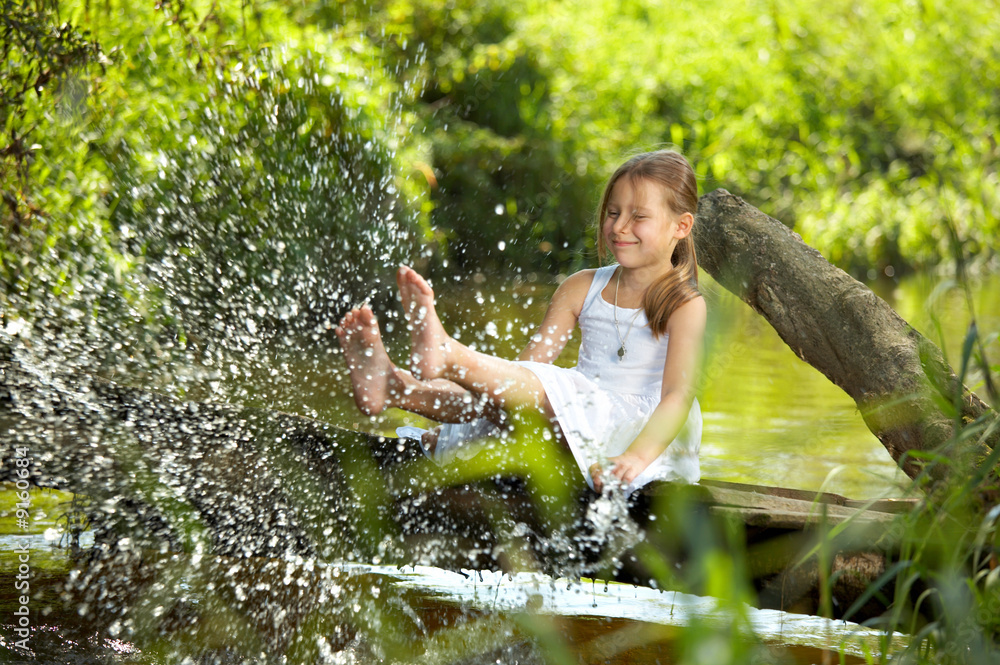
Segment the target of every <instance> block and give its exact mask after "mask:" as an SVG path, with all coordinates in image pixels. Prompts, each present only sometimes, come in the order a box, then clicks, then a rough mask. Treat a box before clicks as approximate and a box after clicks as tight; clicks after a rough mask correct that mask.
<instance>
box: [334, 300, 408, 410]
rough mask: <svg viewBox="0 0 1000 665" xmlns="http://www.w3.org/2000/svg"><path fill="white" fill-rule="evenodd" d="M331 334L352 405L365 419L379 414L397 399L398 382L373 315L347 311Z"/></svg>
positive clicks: (367, 308) (366, 310) (361, 311)
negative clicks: (348, 382)
mask: <svg viewBox="0 0 1000 665" xmlns="http://www.w3.org/2000/svg"><path fill="white" fill-rule="evenodd" d="M335 332H336V333H337V338H338V339H339V340H340V347H341V348H342V349H343V350H344V356H345V357H346V359H347V370H348V371H349V372H350V374H351V386H352V387H353V389H354V403H355V404H357V405H358V409H360V410H361V412H362V413H364V414H365V415H368V416H374V415H378V414H380V413H382V412H383V411H384V410H385V409H386V408H388V407H390V406H392V405H393V401H394V399H396V398H397V397H398V396H399V392H400V390H401V389H402V382H401V381H400V379H399V377H398V376H397V375H396V373H397V372H398V371H399V370H398V368H397V367H396V366H395V365H394V364H393V363H392V361H391V360H390V359H389V354H388V353H386V350H385V345H384V344H383V343H382V334H381V333H380V332H379V329H378V322H376V321H375V314H374V312H372V310H371V308H369V307H368V306H367V305H365V306H364V307H362V308H360V309H354V310H351V311H350V312H348V313H347V314H346V315H345V316H344V318H343V319H341V321H340V325H339V326H337V328H336V329H335Z"/></svg>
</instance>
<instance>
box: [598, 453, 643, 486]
mask: <svg viewBox="0 0 1000 665" xmlns="http://www.w3.org/2000/svg"><path fill="white" fill-rule="evenodd" d="M608 461H609V462H610V463H611V464H612V466H611V475H612V476H614V477H615V478H617V479H618V480H620V481H621V484H622V487H623V488H625V487H628V486H629V485H631V484H632V481H633V480H635V479H636V478H637V477H638V475H639V474H640V473H642V472H643V471H644V470H645V469H646V467H647V466H649V462H647V461H645V460H644V459H643V458H641V457H640V456H639V455H636V454H634V453H630V452H628V451H625V452H624V453H622V454H621V455H618V456H617V457H612V458H611V459H609V460H608ZM603 475H604V469H602V468H601V465H600V464H593V465H591V467H590V478H591V480H593V481H594V491H596V492H598V493H600V492H601V491H602V490H603V489H604V480H603V479H602V476H603Z"/></svg>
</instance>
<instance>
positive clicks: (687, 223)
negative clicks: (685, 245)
mask: <svg viewBox="0 0 1000 665" xmlns="http://www.w3.org/2000/svg"><path fill="white" fill-rule="evenodd" d="M676 223H677V228H676V229H674V237H675V238H677V239H678V240H680V239H681V238H687V237H688V235H690V233H691V229H692V228H693V227H694V215H692V214H691V213H689V212H686V213H684V214H683V215H680V216H678V217H677V220H676Z"/></svg>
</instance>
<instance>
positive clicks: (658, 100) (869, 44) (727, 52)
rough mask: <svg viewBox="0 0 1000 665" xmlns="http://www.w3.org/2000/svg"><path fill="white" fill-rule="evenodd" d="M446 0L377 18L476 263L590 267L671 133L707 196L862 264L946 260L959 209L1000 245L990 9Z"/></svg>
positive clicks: (970, 228) (897, 265) (965, 232)
mask: <svg viewBox="0 0 1000 665" xmlns="http://www.w3.org/2000/svg"><path fill="white" fill-rule="evenodd" d="M446 7H447V9H443V8H442V7H441V6H440V5H438V4H437V3H430V2H426V3H425V2H413V1H405V2H387V3H386V4H385V5H384V6H380V9H381V12H377V11H376V12H373V14H372V21H373V22H374V24H375V25H381V26H383V30H384V34H385V37H384V41H385V42H386V43H387V44H388V45H389V46H387V48H392V46H393V45H395V46H396V47H397V48H398V49H399V52H405V53H410V54H413V53H417V52H419V53H422V54H425V57H424V58H423V59H421V60H420V63H419V70H420V72H421V76H422V78H421V80H424V81H426V87H425V91H424V94H423V95H422V96H421V97H420V99H419V100H418V103H417V104H416V106H415V112H416V113H417V114H418V115H419V116H420V118H421V119H422V120H423V122H424V123H426V126H427V129H426V130H425V131H426V138H427V140H428V141H429V143H430V145H431V155H432V156H433V160H434V161H433V162H432V164H431V165H432V167H433V168H434V171H435V174H436V177H437V180H438V183H439V185H440V187H439V188H438V189H436V190H434V192H433V193H432V200H433V201H434V204H435V210H434V214H433V220H434V224H435V226H436V227H437V228H439V229H441V230H443V232H444V233H445V234H446V235H447V237H448V238H450V239H452V240H453V242H454V243H455V244H453V246H452V248H451V249H452V251H453V253H454V252H455V251H456V250H457V252H464V253H466V254H467V255H468V258H467V261H466V262H467V263H469V264H473V263H479V262H481V261H482V260H484V259H486V260H489V261H492V262H497V263H500V264H509V263H514V264H515V265H518V266H521V267H528V266H532V267H534V266H538V265H542V266H544V267H546V268H548V269H550V270H565V269H567V267H575V266H576V265H579V264H580V263H581V262H584V263H585V262H587V261H588V260H590V258H591V257H590V256H589V255H588V252H589V250H590V249H592V245H591V241H590V240H589V238H588V234H587V233H586V232H585V231H584V228H585V227H586V226H587V224H588V222H589V220H590V216H591V213H592V210H593V207H594V205H595V203H596V198H597V195H598V188H599V187H600V183H601V181H602V180H603V178H604V177H606V175H607V174H608V173H609V172H610V170H611V169H612V168H613V167H614V166H615V165H617V164H618V163H619V162H620V161H622V159H623V158H624V157H625V156H627V154H629V153H631V152H634V151H635V150H637V149H643V148H649V147H654V146H659V145H663V144H667V145H674V146H676V147H678V148H680V149H681V150H683V151H684V152H685V153H686V154H688V155H689V156H690V157H691V158H692V160H693V161H694V162H695V164H696V166H697V169H698V172H699V174H700V175H701V177H702V189H703V191H705V192H707V191H711V190H713V189H715V188H717V187H726V188H728V189H730V190H731V191H734V193H738V194H740V195H742V196H744V197H746V198H748V199H749V200H750V201H751V202H752V203H754V204H755V205H757V206H759V207H761V208H762V209H764V210H765V211H767V212H769V213H770V214H772V215H774V216H776V217H777V218H779V219H781V220H782V221H784V222H786V223H788V224H790V225H794V226H795V227H796V228H797V229H798V230H800V232H801V233H802V234H803V236H804V237H805V239H806V241H807V242H810V243H812V244H814V245H816V246H817V247H819V249H820V250H821V251H823V252H824V253H825V254H826V255H827V256H829V257H830V258H831V259H832V260H833V261H834V262H836V263H838V264H839V265H841V266H843V267H845V268H847V269H850V270H852V271H853V272H856V273H861V274H864V273H866V271H869V270H883V269H884V268H886V267H888V266H893V267H894V271H901V270H905V269H907V268H912V269H921V268H926V267H932V266H935V265H937V264H939V263H940V262H941V261H942V260H943V259H944V258H945V256H946V255H947V252H946V250H947V246H948V234H947V232H946V229H945V223H946V222H947V220H952V221H953V222H954V223H955V224H956V225H957V226H958V227H959V229H960V232H961V237H963V238H964V239H965V242H966V244H967V247H966V250H967V251H968V252H969V253H970V254H973V255H976V256H978V257H980V259H981V262H983V263H985V262H986V261H988V260H989V259H991V258H993V257H994V254H995V245H994V243H993V242H992V241H991V239H992V238H993V237H994V236H995V234H996V233H997V231H998V230H1000V228H998V225H1000V222H998V219H1000V216H998V213H1000V199H998V196H997V192H998V191H1000V187H998V184H1000V176H998V172H997V168H996V164H997V156H998V155H1000V151H998V148H997V141H996V136H995V126H994V121H993V118H995V117H996V116H997V114H998V111H1000V108H998V106H1000V97H998V95H997V94H996V92H995V91H996V90H997V82H998V80H1000V65H998V62H1000V58H998V57H997V55H998V54H997V43H1000V42H998V40H997V35H998V34H1000V19H998V18H997V17H998V15H1000V13H998V12H997V11H996V7H995V4H994V3H986V4H982V3H974V2H957V3H948V4H945V3H909V4H900V3H890V2H877V3H864V4H858V3H856V2H852V1H848V0H842V1H836V2H833V3H824V4H823V5H822V6H817V5H816V4H815V3H813V2H807V1H805V0H783V1H781V2H775V1H773V0H769V1H767V2H765V1H763V0H761V1H758V2H751V3H743V4H741V5H739V6H738V7H734V6H733V5H732V3H725V2H707V3H706V2H702V3H697V4H680V5H678V4H677V3H674V4H670V5H663V4H660V3H655V2H636V3H631V4H629V5H628V6H626V7H620V6H619V4H618V3H593V2H561V3H549V2H528V1H525V2H520V3H515V4H514V5H511V4H509V3H503V4H501V3H492V2H487V3H474V4H472V5H469V4H463V3H455V4H451V3H449V4H448V5H446ZM371 32H372V33H375V32H376V30H375V29H372V30H371ZM421 49H423V50H421ZM406 71H407V75H408V76H413V72H412V69H407V70H406ZM498 211H499V214H496V213H497V212H498ZM500 240H505V241H506V245H507V247H508V250H507V252H506V253H502V252H498V251H497V250H496V249H495V246H496V244H497V243H498V242H499V241H500ZM512 246H513V247H514V248H516V250H518V251H513V252H512V251H511V250H510V248H511V247H512Z"/></svg>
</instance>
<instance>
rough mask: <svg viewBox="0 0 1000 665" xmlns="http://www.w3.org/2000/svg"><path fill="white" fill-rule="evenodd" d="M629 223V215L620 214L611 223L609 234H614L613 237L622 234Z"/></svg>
mask: <svg viewBox="0 0 1000 665" xmlns="http://www.w3.org/2000/svg"><path fill="white" fill-rule="evenodd" d="M631 221H632V214H631V213H627V212H623V213H621V214H620V215H618V217H616V218H615V220H614V221H613V222H612V223H611V232H612V233H614V234H615V235H617V234H619V233H621V232H623V231H624V230H625V229H627V228H628V225H629V224H630V223H631Z"/></svg>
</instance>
